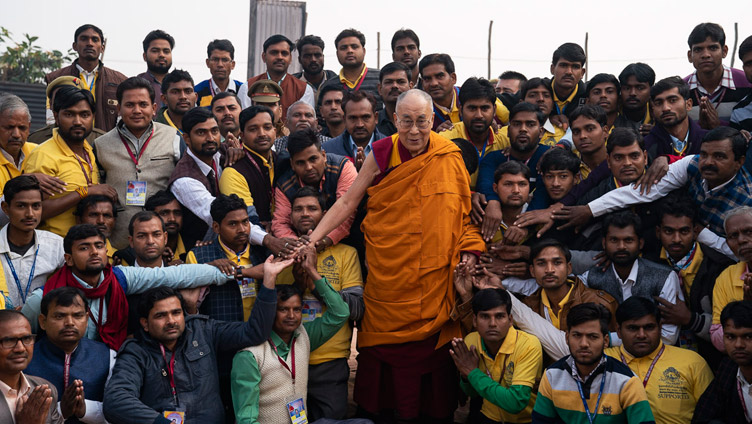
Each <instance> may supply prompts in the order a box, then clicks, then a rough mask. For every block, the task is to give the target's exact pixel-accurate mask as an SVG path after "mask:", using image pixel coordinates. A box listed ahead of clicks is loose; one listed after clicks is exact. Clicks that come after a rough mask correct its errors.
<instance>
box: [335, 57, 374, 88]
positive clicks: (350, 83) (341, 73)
mask: <svg viewBox="0 0 752 424" xmlns="http://www.w3.org/2000/svg"><path fill="white" fill-rule="evenodd" d="M366 69H368V67H367V66H366V64H365V62H364V63H363V69H361V71H360V75H358V78H357V79H356V80H355V81H350V80H349V79H347V78H345V69H344V68H342V69H341V70H340V71H339V80H340V81H341V82H343V83H345V84H347V86H348V87H350V88H355V86H356V85H358V82H360V80H361V79H362V78H363V74H365V73H366Z"/></svg>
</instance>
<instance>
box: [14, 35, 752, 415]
mask: <svg viewBox="0 0 752 424" xmlns="http://www.w3.org/2000/svg"><path fill="white" fill-rule="evenodd" d="M365 44H366V40H365V36H364V35H363V34H362V33H360V32H359V31H357V30H355V29H345V30H343V31H342V32H340V33H339V35H338V36H337V38H336V39H335V40H334V44H333V46H330V48H334V49H336V53H337V59H338V61H339V65H340V66H341V69H340V70H339V72H336V71H332V70H329V69H327V68H326V67H325V64H324V48H325V46H326V44H325V42H324V41H323V40H322V39H321V38H320V37H317V36H315V35H306V36H304V37H302V38H300V39H299V40H297V41H292V40H290V39H289V38H287V37H286V36H284V35H281V34H277V35H273V36H271V37H269V38H268V39H267V40H266V41H265V42H264V44H263V53H262V55H261V59H262V61H263V62H264V63H265V65H266V71H265V72H264V73H262V74H260V75H256V76H253V77H251V78H250V79H248V80H247V81H238V80H234V79H233V77H232V72H233V69H234V67H235V62H234V47H233V45H232V43H231V42H230V41H229V40H213V41H211V42H210V43H209V44H208V46H207V52H206V53H207V55H206V66H207V68H208V71H209V73H210V75H211V77H210V78H209V79H206V80H204V81H201V82H199V83H197V84H196V83H195V82H194V79H193V77H192V76H191V75H190V74H189V73H188V72H186V71H184V70H181V69H173V63H172V50H173V48H175V40H174V39H173V37H171V36H170V35H169V34H167V33H166V32H164V31H161V30H155V31H152V32H150V33H149V34H147V35H146V37H145V38H144V40H143V51H144V53H143V59H144V61H145V62H146V71H145V72H144V73H142V74H140V75H138V76H135V77H130V78H128V77H126V76H125V75H123V74H122V73H120V72H118V71H116V70H114V69H111V68H108V67H106V66H105V65H104V63H102V61H101V55H102V52H103V48H104V34H103V32H102V30H101V29H100V28H98V27H97V26H95V25H90V24H87V25H83V26H81V27H79V28H78V29H77V30H76V31H75V34H74V42H73V49H74V50H75V51H76V53H77V55H78V56H77V59H75V60H74V61H73V63H72V64H71V65H70V66H67V67H65V68H62V69H59V70H56V71H53V72H51V73H50V74H48V75H47V77H46V81H47V91H46V94H47V99H48V111H47V112H48V113H47V118H48V119H47V121H48V122H47V123H46V124H47V125H46V126H45V127H43V128H41V129H39V130H37V131H35V132H33V133H31V134H30V125H31V115H30V113H29V108H28V107H27V105H26V104H25V103H24V101H23V100H22V99H21V98H19V97H17V96H15V95H13V94H9V93H2V94H0V153H2V155H0V167H2V171H4V172H0V188H1V189H2V199H1V203H0V206H1V209H2V213H0V221H2V222H1V223H2V225H3V226H2V229H0V254H1V256H2V257H0V267H1V268H2V272H0V393H1V394H2V396H3V398H4V400H5V402H0V422H3V423H6V422H7V423H16V424H29V423H34V424H38V423H62V422H65V423H78V422H82V423H105V422H109V423H113V424H127V423H134V422H137V423H179V424H182V423H189V424H192V423H197V422H201V423H233V422H237V423H261V424H267V423H271V424H274V423H280V424H283V423H293V424H297V423H308V422H311V423H313V422H315V423H319V424H329V423H349V424H367V423H377V424H382V423H455V422H462V423H465V422H466V423H480V424H486V423H530V422H533V423H582V424H585V423H588V424H593V423H594V422H599V423H600V422H609V423H652V422H657V423H659V424H660V423H665V424H669V423H677V424H678V423H689V422H692V423H729V424H732V423H744V422H752V273H750V271H749V263H750V262H751V261H752V174H750V170H752V161H746V156H747V154H748V152H750V149H752V146H750V143H749V141H750V131H752V37H749V38H747V39H746V40H744V41H743V42H742V43H741V45H740V46H739V51H738V54H739V59H740V60H741V63H742V65H743V70H738V69H733V68H729V67H726V66H724V65H723V59H724V58H725V57H726V56H727V54H728V47H727V46H726V37H725V33H724V30H723V28H721V27H720V26H719V25H717V24H714V23H702V24H699V25H697V26H696V27H695V28H694V29H693V30H692V32H691V33H690V34H689V37H688V47H689V49H688V52H687V57H688V60H689V62H690V63H691V64H692V65H693V66H694V68H695V70H694V71H693V72H692V73H691V74H690V75H688V76H686V77H684V78H682V77H679V76H667V77H665V78H662V79H659V80H657V81H656V75H655V72H654V71H653V70H652V68H651V67H650V66H649V65H648V64H645V63H632V64H629V65H628V66H626V67H625V68H624V70H622V71H621V73H620V74H619V75H618V76H615V75H611V74H607V73H598V74H596V75H595V76H593V77H592V78H591V79H590V80H589V81H583V76H584V70H585V64H586V56H585V52H584V51H583V49H582V48H581V47H580V46H579V45H577V44H574V43H565V44H562V45H561V46H560V47H558V48H557V49H556V50H555V51H554V52H553V56H552V60H551V65H550V74H551V77H548V76H545V77H544V76H541V77H531V78H527V77H526V76H524V75H522V74H521V73H519V72H515V71H507V72H504V73H503V74H501V75H500V76H499V78H498V79H497V81H496V82H495V84H494V83H493V82H491V81H488V80H486V79H483V78H475V77H472V78H468V79H467V80H466V81H464V82H463V83H462V84H461V85H457V83H458V82H457V77H456V73H455V66H454V62H453V61H452V58H451V57H450V56H449V55H447V54H443V53H431V54H427V55H423V54H422V52H421V50H420V39H419V37H418V35H417V34H416V33H415V32H414V31H412V30H410V29H401V30H399V31H397V32H396V33H395V34H394V36H393V38H392V40H391V49H392V59H393V60H394V61H393V62H391V63H389V64H387V65H385V66H384V67H382V68H381V69H376V68H370V67H368V66H367V65H366V64H365V63H364V56H365ZM296 55H297V60H298V61H299V63H300V65H301V67H302V69H303V71H302V72H299V73H297V74H290V73H288V70H289V67H290V65H291V63H292V60H293V57H294V56H296ZM542 74H546V75H548V72H543V73H542ZM355 329H357V330H355ZM354 341H357V372H355V373H354V382H353V381H352V380H353V377H351V369H350V366H351V364H350V363H349V362H348V359H349V358H350V357H351V349H352V347H354V346H356V345H355V344H354ZM351 383H353V384H354V388H351V387H350V385H351Z"/></svg>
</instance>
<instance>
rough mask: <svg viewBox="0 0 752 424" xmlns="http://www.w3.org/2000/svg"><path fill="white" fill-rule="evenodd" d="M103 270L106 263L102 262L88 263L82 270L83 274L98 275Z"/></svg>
mask: <svg viewBox="0 0 752 424" xmlns="http://www.w3.org/2000/svg"><path fill="white" fill-rule="evenodd" d="M103 270H104V264H100V265H86V267H85V268H84V269H83V270H81V274H83V275H98V274H99V273H100V272H102V271H103Z"/></svg>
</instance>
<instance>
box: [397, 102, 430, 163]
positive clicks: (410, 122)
mask: <svg viewBox="0 0 752 424" xmlns="http://www.w3.org/2000/svg"><path fill="white" fill-rule="evenodd" d="M432 106H433V100H431V96H430V95H429V94H428V93H426V92H424V91H421V90H417V89H413V90H408V91H405V92H404V93H402V94H400V96H399V97H398V98H397V107H396V108H395V110H394V123H395V124H396V125H397V133H398V134H399V140H400V143H402V146H404V147H405V149H407V151H408V152H410V154H411V155H413V156H417V155H419V154H421V153H423V152H424V151H425V150H426V146H427V145H428V140H429V138H430V136H431V127H432V126H433V107H432Z"/></svg>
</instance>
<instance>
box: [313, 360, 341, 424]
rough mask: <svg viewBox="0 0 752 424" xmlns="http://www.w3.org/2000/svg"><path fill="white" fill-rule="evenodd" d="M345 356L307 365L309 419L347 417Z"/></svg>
mask: <svg viewBox="0 0 752 424" xmlns="http://www.w3.org/2000/svg"><path fill="white" fill-rule="evenodd" d="M349 378H350V367H349V366H348V365H347V358H340V359H335V360H332V361H328V362H324V363H321V364H317V365H309V366H308V401H307V402H306V406H307V408H308V416H309V421H316V420H318V419H320V418H330V419H334V420H342V419H345V418H346V417H347V380H348V379H349Z"/></svg>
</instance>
